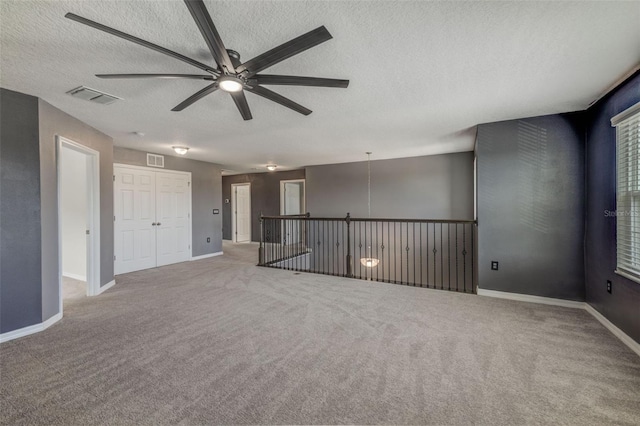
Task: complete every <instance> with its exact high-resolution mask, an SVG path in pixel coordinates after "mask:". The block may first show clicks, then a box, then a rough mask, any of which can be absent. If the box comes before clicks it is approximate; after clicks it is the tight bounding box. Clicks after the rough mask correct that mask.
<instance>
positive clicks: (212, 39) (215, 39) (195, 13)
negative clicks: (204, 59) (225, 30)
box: [184, 0, 234, 73]
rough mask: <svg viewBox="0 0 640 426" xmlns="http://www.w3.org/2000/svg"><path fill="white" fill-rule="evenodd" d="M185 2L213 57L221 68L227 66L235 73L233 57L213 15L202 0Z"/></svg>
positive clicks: (229, 70)
mask: <svg viewBox="0 0 640 426" xmlns="http://www.w3.org/2000/svg"><path fill="white" fill-rule="evenodd" d="M184 2H185V4H186V5H187V8H188V9H189V12H191V16H192V17H193V20H194V21H196V25H197V26H198V29H199V30H200V33H201V34H202V37H204V41H205V42H206V43H207V46H209V50H210V51H211V55H213V59H215V61H216V63H217V64H218V65H219V66H220V68H226V70H227V71H228V72H231V73H233V72H234V66H233V64H232V62H231V58H229V54H228V53H227V49H226V48H225V47H224V43H223V42H222V39H221V38H220V34H218V30H216V26H215V25H213V21H212V20H211V16H210V15H209V12H208V11H207V8H206V7H205V5H204V3H203V2H202V0H184Z"/></svg>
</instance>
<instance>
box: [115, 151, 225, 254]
mask: <svg viewBox="0 0 640 426" xmlns="http://www.w3.org/2000/svg"><path fill="white" fill-rule="evenodd" d="M113 153H114V163H119V164H130V165H134V166H144V167H146V166H147V152H142V151H136V150H134V149H127V148H120V147H115V148H114V150H113ZM160 155H162V154H160ZM158 170H163V169H158ZM164 170H178V171H182V172H191V204H192V206H191V207H192V209H191V210H192V211H191V213H192V218H193V221H192V224H193V227H192V244H193V249H192V255H193V256H202V255H206V254H211V253H217V252H221V251H222V214H217V215H214V214H213V209H218V210H221V209H222V188H221V186H222V169H221V168H220V166H219V165H217V164H213V163H207V162H204V161H198V160H191V159H189V158H186V157H174V156H170V155H165V157H164ZM110 174H111V175H113V168H112V169H111V171H110ZM111 175H110V176H111ZM111 197H112V199H113V193H112V195H111ZM207 237H209V238H211V242H210V243H207Z"/></svg>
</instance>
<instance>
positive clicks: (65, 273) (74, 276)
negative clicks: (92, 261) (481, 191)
mask: <svg viewBox="0 0 640 426" xmlns="http://www.w3.org/2000/svg"><path fill="white" fill-rule="evenodd" d="M62 276H63V277H67V278H72V279H74V280H78V281H87V277H86V276H85V275H77V274H71V273H69V272H63V273H62Z"/></svg>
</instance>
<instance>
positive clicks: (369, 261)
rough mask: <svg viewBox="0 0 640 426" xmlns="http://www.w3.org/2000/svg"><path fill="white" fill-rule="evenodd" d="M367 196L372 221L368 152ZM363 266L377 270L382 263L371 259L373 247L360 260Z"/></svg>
mask: <svg viewBox="0 0 640 426" xmlns="http://www.w3.org/2000/svg"><path fill="white" fill-rule="evenodd" d="M367 176H368V181H367V194H368V207H369V219H371V152H367ZM360 263H361V264H362V266H364V267H367V268H375V267H376V266H378V263H380V259H376V258H375V257H371V246H370V245H369V246H367V257H362V258H360Z"/></svg>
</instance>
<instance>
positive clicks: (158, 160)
mask: <svg viewBox="0 0 640 426" xmlns="http://www.w3.org/2000/svg"><path fill="white" fill-rule="evenodd" d="M147 166H151V167H164V155H157V154H147Z"/></svg>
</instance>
